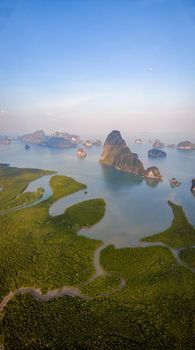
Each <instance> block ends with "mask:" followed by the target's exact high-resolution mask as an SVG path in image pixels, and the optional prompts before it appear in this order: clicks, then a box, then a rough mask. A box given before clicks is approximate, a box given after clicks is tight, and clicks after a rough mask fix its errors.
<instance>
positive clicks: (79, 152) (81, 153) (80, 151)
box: [77, 148, 87, 159]
mask: <svg viewBox="0 0 195 350" xmlns="http://www.w3.org/2000/svg"><path fill="white" fill-rule="evenodd" d="M86 156H87V153H86V152H85V150H84V149H83V148H78V150H77V157H78V158H80V159H84V158H85V157H86Z"/></svg>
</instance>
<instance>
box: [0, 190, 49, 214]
mask: <svg viewBox="0 0 195 350" xmlns="http://www.w3.org/2000/svg"><path fill="white" fill-rule="evenodd" d="M43 194H44V189H43V188H42V187H39V188H37V190H36V191H34V192H22V193H19V194H17V195H16V197H15V198H14V199H13V200H11V201H10V202H8V203H7V205H5V206H4V210H5V209H11V208H17V207H20V206H25V205H29V204H32V203H34V202H35V201H38V200H39V199H41V198H42V197H43Z"/></svg>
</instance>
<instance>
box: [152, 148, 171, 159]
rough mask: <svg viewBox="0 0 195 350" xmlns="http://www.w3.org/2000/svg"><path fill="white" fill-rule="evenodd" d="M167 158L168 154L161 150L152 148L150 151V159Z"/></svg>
mask: <svg viewBox="0 0 195 350" xmlns="http://www.w3.org/2000/svg"><path fill="white" fill-rule="evenodd" d="M166 156H167V154H166V152H164V151H162V150H160V149H156V148H152V149H150V150H149V151H148V157H149V158H165V157H166Z"/></svg>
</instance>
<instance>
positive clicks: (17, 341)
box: [0, 168, 195, 350]
mask: <svg viewBox="0 0 195 350" xmlns="http://www.w3.org/2000/svg"><path fill="white" fill-rule="evenodd" d="M5 169H6V168H5ZM19 171H21V172H22V169H20V170H19ZM28 171H29V176H30V171H31V170H30V169H29V170H28ZM5 172H6V171H5ZM21 174H22V173H21ZM4 176H6V175H4ZM3 181H4V177H2V183H3ZM13 183H14V182H13ZM0 184H1V183H0ZM50 184H51V186H52V189H53V191H54V193H53V195H52V196H51V197H50V198H49V199H48V200H46V201H43V202H41V203H38V204H37V205H35V206H32V207H28V208H25V209H20V210H18V211H16V212H8V213H7V214H5V215H2V216H1V217H0V227H1V231H0V266H1V269H0V285H1V290H0V294H1V298H3V297H4V296H5V295H6V294H8V293H9V291H10V290H16V289H17V288H20V287H25V286H26V287H29V286H31V287H35V288H40V289H42V291H44V292H46V291H48V290H53V289H56V288H61V287H63V286H64V285H69V286H71V285H74V286H80V289H81V292H82V293H83V294H84V295H85V296H86V300H83V299H80V298H73V297H68V296H64V297H60V298H56V299H53V300H50V301H47V302H40V301H37V300H36V299H35V298H33V297H32V296H31V295H19V296H17V297H14V298H13V299H12V300H10V301H9V302H8V304H7V305H6V307H5V308H4V311H3V313H2V318H1V320H0V341H2V343H3V344H4V345H5V348H6V350H12V349H14V350H23V349H24V350H25V349H26V350H42V349H43V350H46V349H49V350H56V349H57V350H66V349H68V350H73V349H74V350H75V349H76V350H77V349H78V350H81V349H82V350H96V349H101V350H112V349H117V350H127V349H128V350H131V349H132V350H138V349H139V350H159V349H161V350H165V349H169V350H178V349H179V350H180V349H181V350H192V349H194V343H195V338H194V334H195V299H194V292H195V275H194V274H193V273H192V272H191V271H190V270H188V269H186V268H185V267H184V266H180V265H178V262H177V260H176V259H175V257H174V256H173V255H172V254H171V252H170V250H169V249H168V248H166V247H162V246H151V247H146V248H123V249H115V248H114V246H112V245H110V246H108V247H106V248H105V249H104V250H103V251H102V253H101V256H100V262H101V265H102V267H103V268H104V270H105V274H104V275H102V276H99V277H97V278H96V279H93V278H92V279H91V282H90V281H89V279H90V278H91V277H92V275H93V273H94V266H93V256H94V252H95V250H96V249H97V247H99V246H100V244H101V242H100V241H95V240H90V239H87V238H85V237H82V236H77V232H78V230H80V229H81V228H82V227H83V226H87V227H89V226H91V225H93V224H95V223H96V222H98V221H99V220H100V219H101V218H102V216H103V215H104V211H105V203H104V201H103V200H102V199H95V200H88V201H84V202H81V203H78V204H76V205H74V206H72V207H70V208H68V209H67V210H66V211H65V213H64V214H63V215H59V216H57V217H50V216H49V215H48V207H49V206H50V205H51V204H52V203H53V202H54V201H55V200H57V199H58V198H60V197H61V196H65V195H68V194H70V193H73V192H75V191H78V190H81V189H84V188H85V185H83V184H80V183H78V182H76V181H75V180H73V179H71V178H68V177H63V176H54V177H52V179H51V181H50ZM13 186H14V185H13ZM4 188H5V187H4ZM9 191H10V194H9V196H11V188H10V189H9ZM9 191H8V192H9ZM21 191H23V189H22V190H21ZM9 198H10V197H9ZM169 205H170V206H171V207H172V209H173V214H174V220H173V224H172V226H171V228H170V229H168V230H167V231H166V232H165V233H164V235H163V233H161V234H159V235H163V238H164V239H167V242H169V244H170V242H171V240H173V243H172V244H170V245H172V246H176V245H179V246H181V245H189V244H190V242H193V234H194V229H193V227H192V226H191V225H190V224H189V223H188V221H187V219H186V217H185V215H184V212H183V211H182V208H181V207H178V206H176V205H174V204H173V203H169ZM182 228H183V230H181V229H182ZM184 233H185V235H184ZM159 235H155V237H158V236H159ZM185 238H186V240H185ZM148 240H149V238H148ZM155 240H156V238H155ZM167 242H166V243H167ZM167 244H168V243H167ZM185 252H188V254H187V256H188V261H187V260H186V258H185V261H187V262H188V263H189V264H190V266H193V265H192V261H194V253H192V252H191V249H190V248H189V249H186V250H184V251H183V252H182V254H184V253H185ZM184 255H185V254H184ZM189 256H191V257H190V259H191V260H189ZM123 280H124V281H125V286H123V287H124V288H122V286H121V281H123ZM87 281H88V282H87Z"/></svg>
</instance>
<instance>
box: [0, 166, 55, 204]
mask: <svg viewBox="0 0 195 350" xmlns="http://www.w3.org/2000/svg"><path fill="white" fill-rule="evenodd" d="M53 173H54V172H53V171H48V170H40V169H25V168H14V167H9V166H8V165H6V164H1V166H0V187H1V188H2V190H1V191H0V210H4V209H6V208H8V207H9V208H11V207H14V206H15V204H14V203H16V205H17V203H18V201H19V203H22V201H24V202H25V200H30V201H31V200H32V198H29V197H31V196H30V195H24V196H23V195H22V192H23V191H24V190H25V189H26V187H27V186H28V184H29V182H30V181H33V180H36V179H38V178H39V177H41V176H44V175H50V174H53ZM33 196H35V197H36V194H35V195H32V197H33ZM18 197H19V199H18ZM12 202H13V203H12ZM31 203H32V201H31ZM19 205H20V204H19Z"/></svg>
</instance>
